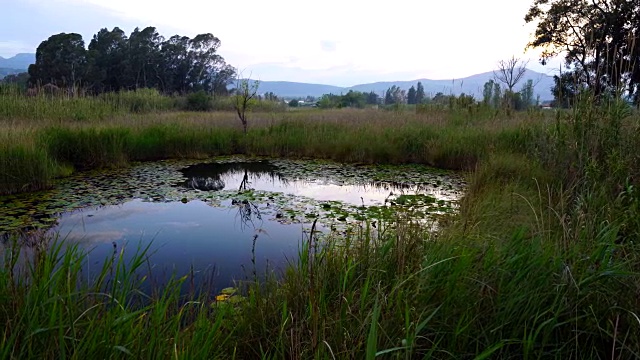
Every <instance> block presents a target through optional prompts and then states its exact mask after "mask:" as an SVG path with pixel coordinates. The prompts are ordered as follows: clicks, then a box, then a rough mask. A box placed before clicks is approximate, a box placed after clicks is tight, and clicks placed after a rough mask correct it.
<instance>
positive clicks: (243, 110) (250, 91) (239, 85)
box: [233, 77, 260, 135]
mask: <svg viewBox="0 0 640 360" xmlns="http://www.w3.org/2000/svg"><path fill="white" fill-rule="evenodd" d="M259 86H260V82H259V81H257V80H256V81H253V82H251V81H250V80H248V79H240V77H238V79H237V81H236V90H235V92H236V93H235V95H234V102H233V107H234V108H235V109H236V113H237V114H238V118H239V119H240V122H241V123H242V130H243V131H244V134H245V135H247V110H249V108H250V107H251V105H252V102H251V99H253V98H254V97H255V96H256V93H257V92H258V87H259Z"/></svg>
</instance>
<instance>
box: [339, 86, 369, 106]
mask: <svg viewBox="0 0 640 360" xmlns="http://www.w3.org/2000/svg"><path fill="white" fill-rule="evenodd" d="M366 102H367V99H366V95H365V94H363V93H361V92H359V91H353V90H349V92H348V93H346V94H344V95H342V96H341V97H340V105H339V106H340V107H355V108H363V107H364V104H365V103H366Z"/></svg>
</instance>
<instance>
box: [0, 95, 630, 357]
mask: <svg viewBox="0 0 640 360" xmlns="http://www.w3.org/2000/svg"><path fill="white" fill-rule="evenodd" d="M638 124H640V122H639V119H638V117H637V115H634V114H633V113H631V112H629V111H628V108H626V107H625V106H624V105H623V104H620V103H610V104H603V106H602V107H599V106H595V105H592V101H591V99H589V98H585V99H583V101H582V102H580V103H579V104H578V105H576V107H575V108H574V109H572V110H571V111H567V112H559V113H557V115H556V117H555V118H545V117H542V116H541V115H540V114H538V113H528V114H519V115H518V116H517V117H516V118H503V117H501V116H500V115H498V116H496V115H495V114H487V115H486V116H482V117H479V114H478V113H474V112H470V111H468V110H464V111H456V110H455V109H454V110H450V111H446V112H443V111H434V112H419V113H406V112H386V111H374V110H363V111H355V110H341V111H299V112H291V113H284V114H274V113H254V114H252V118H251V119H250V131H249V134H248V135H246V136H244V135H243V134H242V132H241V128H240V124H239V122H238V121H237V119H235V118H234V116H233V114H230V113H212V114H195V113H171V114H166V113H165V114H153V115H131V116H125V117H119V116H114V117H112V118H109V120H108V121H102V122H96V123H92V122H88V123H78V122H73V121H66V120H65V121H63V122H62V123H59V122H52V121H49V120H47V121H44V122H42V121H41V122H38V121H33V122H28V123H21V124H18V125H17V126H18V127H24V128H21V129H22V130H20V131H18V130H16V131H14V132H12V133H11V135H7V136H9V137H11V139H12V140H11V141H9V142H8V143H9V144H11V145H10V146H11V149H13V148H15V147H17V146H18V145H20V144H22V145H24V144H36V146H33V147H31V148H28V149H29V151H33V152H35V151H36V150H37V151H42V152H43V154H44V155H43V156H45V158H46V159H47V161H50V162H51V163H52V164H54V165H56V166H59V164H70V165H73V166H75V167H77V168H90V167H101V166H122V165H126V163H127V162H128V161H131V160H146V159H155V158H165V157H177V156H189V157H191V156H207V155H213V154H225V153H245V154H249V155H271V156H290V157H321V158H330V159H335V160H340V161H352V162H367V163H377V162H386V163H401V162H416V163H423V164H431V165H435V166H440V167H448V168H454V169H464V170H467V171H468V182H469V188H468V193H467V194H466V196H465V197H464V199H463V200H462V202H461V204H460V209H459V213H458V214H457V215H455V216H452V217H447V218H443V219H442V222H441V226H440V231H439V232H438V233H437V234H433V233H431V232H430V230H429V228H428V227H424V226H421V225H419V224H411V223H407V222H406V221H404V220H402V217H401V214H399V215H398V219H396V220H390V221H389V222H388V223H383V224H377V225H376V227H375V228H374V227H373V225H372V224H369V223H368V222H367V221H363V222H361V223H360V224H357V225H356V226H355V227H354V229H353V231H351V232H347V233H346V234H345V235H342V236H340V237H335V238H315V237H312V238H307V239H306V240H305V241H304V242H303V243H302V244H301V247H300V252H299V257H298V259H297V260H292V263H291V264H290V266H289V267H288V268H287V270H286V271H285V273H284V274H281V276H279V277H275V276H271V277H269V276H268V277H267V278H268V280H267V281H266V282H260V283H258V282H255V283H252V282H247V283H242V284H239V286H238V288H239V292H240V294H242V298H239V297H238V298H236V300H237V301H236V302H233V303H231V302H216V301H215V299H214V295H215V294H209V295H207V294H206V293H205V294H202V295H201V296H200V297H198V298H181V297H180V296H179V292H178V291H177V290H176V289H177V287H179V281H178V282H177V283H174V284H173V285H169V286H168V287H167V288H166V290H165V291H164V292H161V293H159V294H156V295H150V294H145V295H146V296H145V295H141V292H142V290H141V289H143V288H144V287H143V286H141V283H140V282H139V281H143V279H144V278H137V277H135V275H136V274H137V272H136V271H135V270H136V269H139V266H140V265H139V264H141V263H143V262H144V260H145V254H144V253H142V254H141V255H140V256H138V257H137V258H136V259H138V260H135V261H134V264H133V265H127V264H121V259H122V258H121V257H117V256H116V257H114V258H113V259H112V261H111V262H107V264H108V265H107V266H106V267H105V271H103V274H112V275H110V276H116V278H118V277H119V278H118V279H120V280H119V282H116V281H110V280H109V279H112V278H111V277H108V276H107V275H103V276H100V277H98V278H97V279H92V281H88V282H85V281H84V280H83V278H82V277H81V276H80V270H79V269H80V268H79V264H81V263H82V262H83V261H84V258H83V254H81V253H80V252H79V251H78V250H77V249H74V248H73V247H72V248H71V249H70V250H66V251H64V252H63V251H61V248H60V246H59V245H53V246H51V247H50V249H49V250H48V251H45V252H41V253H40V255H39V256H35V257H34V259H35V260H33V263H32V265H31V266H30V267H27V269H28V270H27V272H26V273H23V274H21V275H20V276H17V275H14V274H16V273H17V270H15V269H17V264H16V263H14V262H12V261H11V259H15V258H16V257H15V256H14V254H15V252H16V251H17V250H16V247H11V246H9V247H8V249H10V252H9V253H6V254H5V256H4V258H3V259H4V263H5V268H4V270H3V271H2V272H1V273H0V296H1V297H2V299H3V304H4V305H3V306H2V307H1V312H0V317H2V318H3V320H5V322H6V323H7V324H8V326H7V327H5V330H4V333H3V340H4V341H3V342H2V345H1V348H0V351H2V354H3V357H10V358H22V357H25V358H29V357H38V358H54V357H61V356H62V357H76V358H78V357H89V356H94V357H96V356H97V357H99V358H106V357H125V356H130V357H135V358H151V357H153V358H155V357H173V358H239V359H246V358H336V359H337V358H375V357H381V358H437V359H465V358H469V359H471V358H478V359H487V358H524V359H533V358H558V359H568V358H580V359H583V358H584V359H602V358H615V359H618V358H619V359H633V358H638V357H640V341H639V338H638V337H637V335H636V334H637V333H638V332H640V317H639V315H640V314H639V309H640V299H639V298H638V293H640V277H639V271H640V266H639V265H638V264H640V262H639V259H638V255H637V254H640V251H639V250H640V249H639V248H638V244H639V241H640V239H639V238H638V235H639V234H640V221H638V219H640V193H638V190H637V188H638V186H639V185H640V184H638V181H639V178H638V176H637V174H638V171H639V170H640V166H639V165H640V164H639V163H638V160H637V156H635V151H634V149H637V148H638V145H640V142H639V140H640V139H638V136H637V133H638V132H637V127H638ZM6 151H7V153H8V151H9V150H6ZM8 158H9V157H7V159H8ZM41 161H44V160H41ZM311 234H313V232H311ZM7 259H9V260H7ZM119 262H120V263H119ZM7 264H8V265H7ZM114 264H120V265H114ZM112 269H113V270H112ZM113 274H115V275H113ZM147 296H150V297H147ZM143 300H144V301H143Z"/></svg>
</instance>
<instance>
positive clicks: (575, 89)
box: [551, 71, 587, 108]
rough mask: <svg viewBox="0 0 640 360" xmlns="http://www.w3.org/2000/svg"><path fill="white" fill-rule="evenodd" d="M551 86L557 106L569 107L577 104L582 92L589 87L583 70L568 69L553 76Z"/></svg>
mask: <svg viewBox="0 0 640 360" xmlns="http://www.w3.org/2000/svg"><path fill="white" fill-rule="evenodd" d="M553 81H554V86H553V88H551V93H552V94H553V101H554V103H555V106H557V107H562V108H569V107H572V106H573V105H574V104H575V101H576V98H577V96H578V94H580V92H582V91H584V90H585V89H587V80H586V78H585V76H584V73H583V72H582V71H566V72H563V73H562V74H560V76H558V75H555V76H554V77H553Z"/></svg>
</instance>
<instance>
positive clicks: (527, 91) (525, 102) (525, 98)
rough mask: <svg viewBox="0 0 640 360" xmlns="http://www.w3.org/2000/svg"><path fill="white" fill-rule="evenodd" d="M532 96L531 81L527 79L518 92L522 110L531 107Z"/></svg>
mask: <svg viewBox="0 0 640 360" xmlns="http://www.w3.org/2000/svg"><path fill="white" fill-rule="evenodd" d="M533 96H534V94H533V80H531V79H529V80H527V82H526V83H525V84H524V85H522V89H521V90H520V100H521V102H522V107H523V108H524V109H526V108H529V107H530V106H532V105H533V102H534V99H533ZM518 110H519V109H518Z"/></svg>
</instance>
